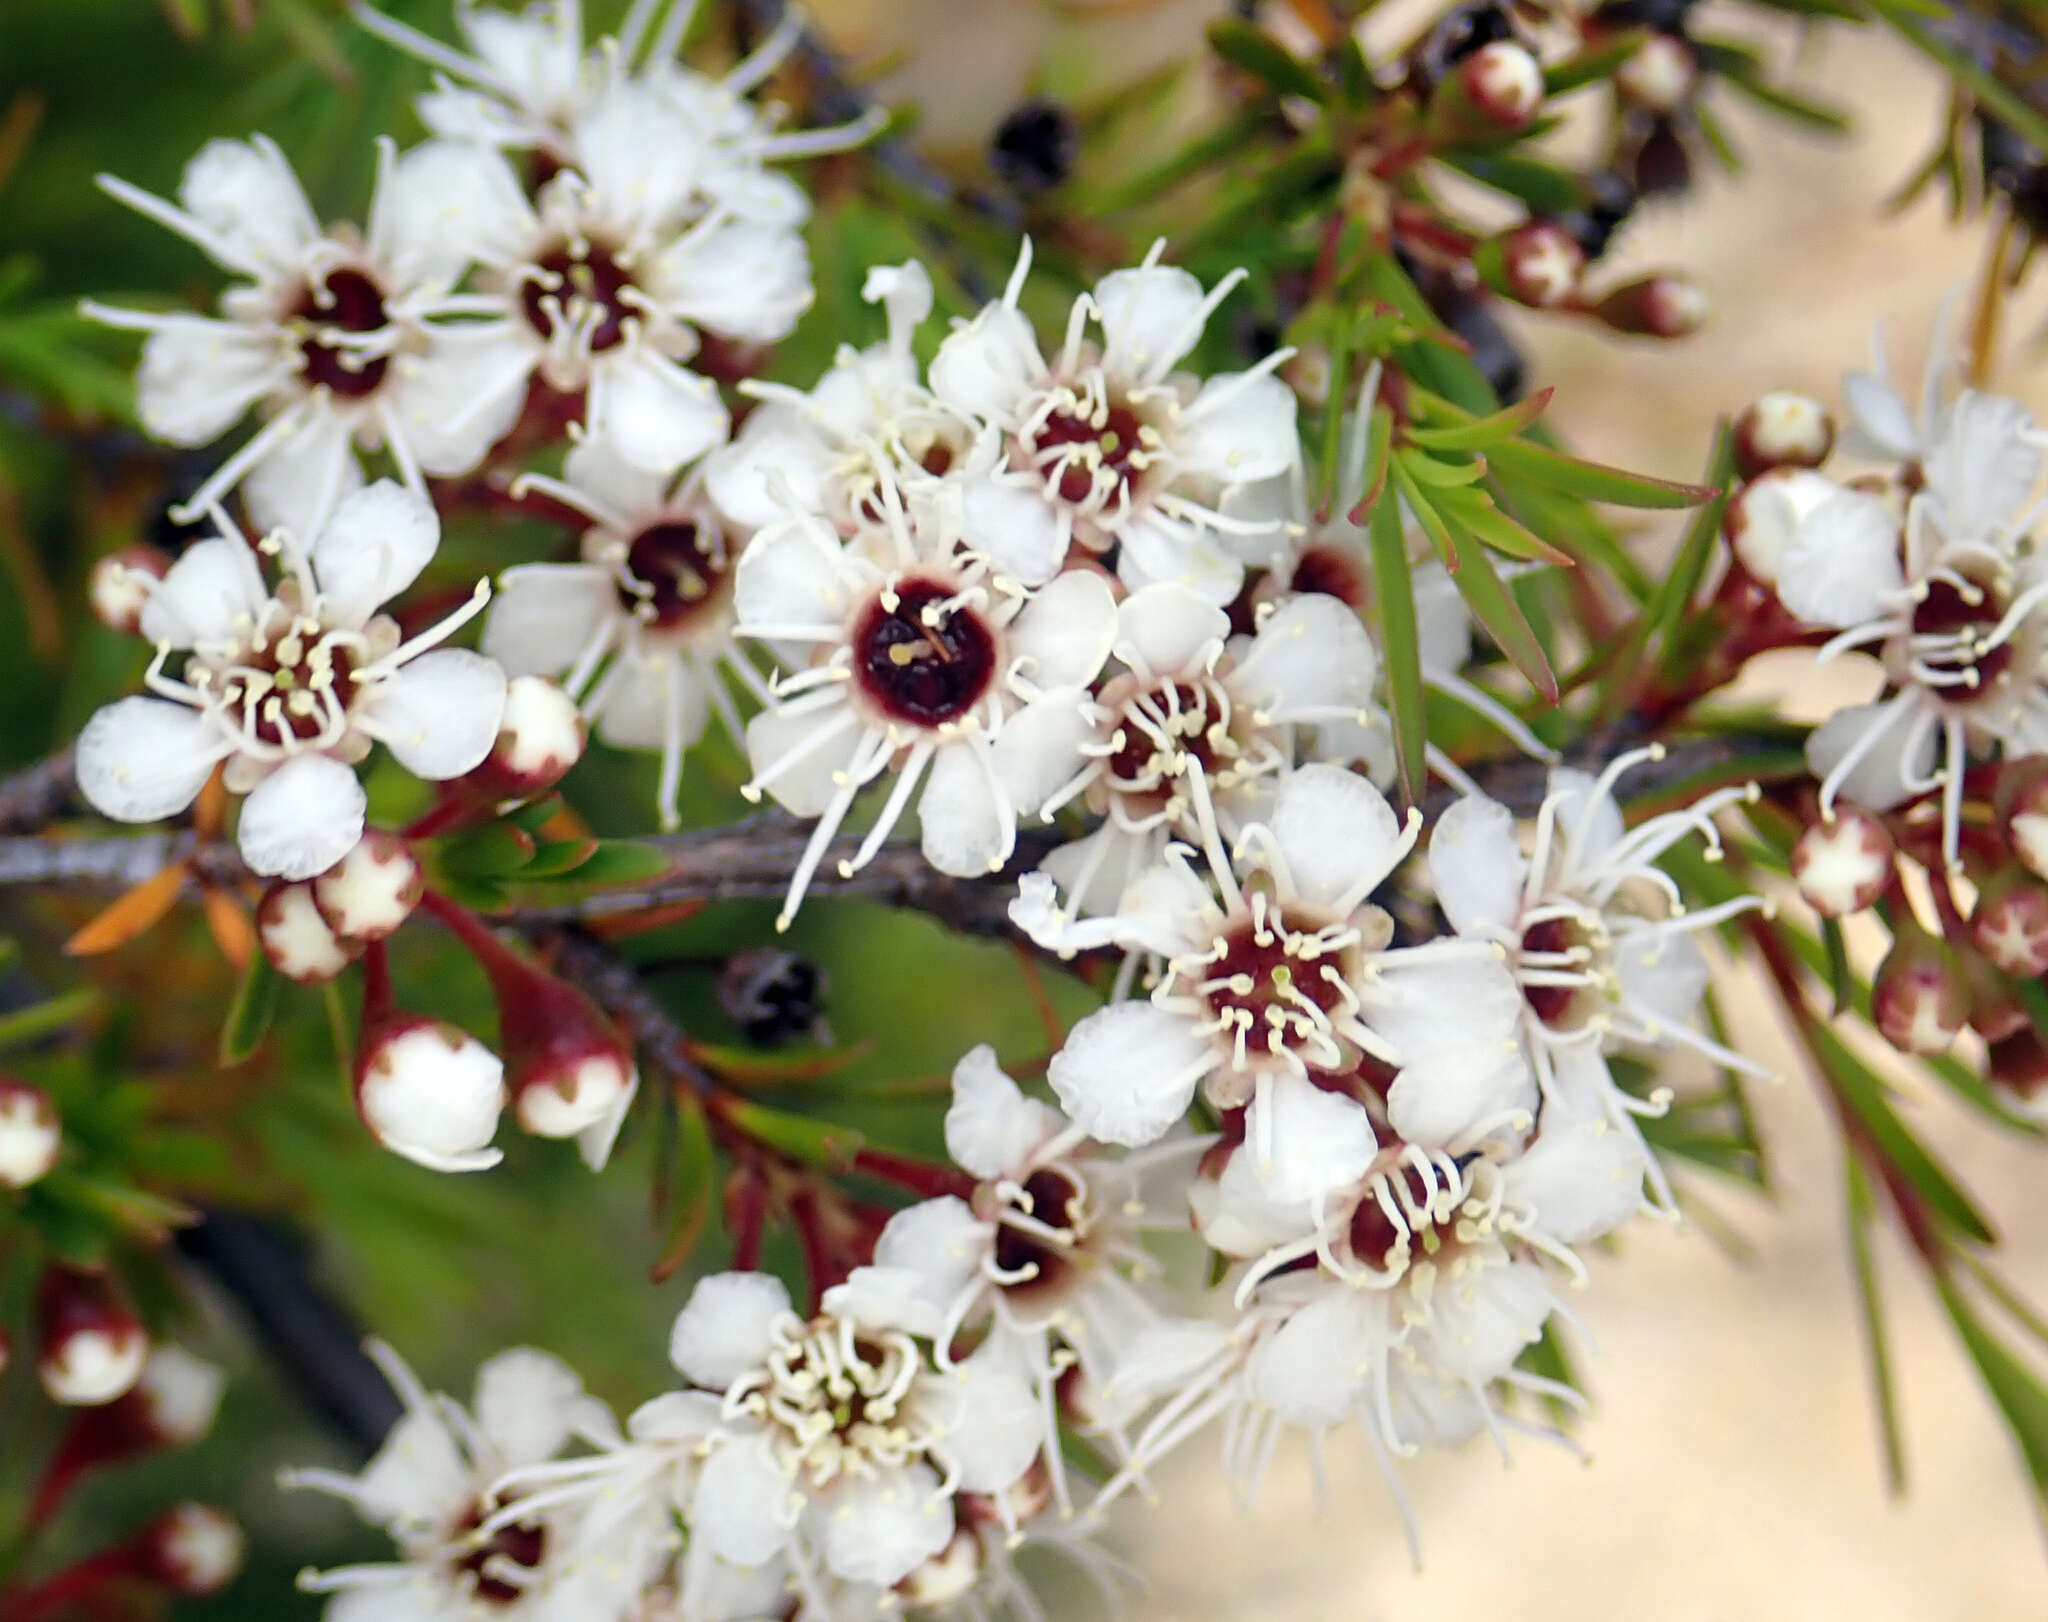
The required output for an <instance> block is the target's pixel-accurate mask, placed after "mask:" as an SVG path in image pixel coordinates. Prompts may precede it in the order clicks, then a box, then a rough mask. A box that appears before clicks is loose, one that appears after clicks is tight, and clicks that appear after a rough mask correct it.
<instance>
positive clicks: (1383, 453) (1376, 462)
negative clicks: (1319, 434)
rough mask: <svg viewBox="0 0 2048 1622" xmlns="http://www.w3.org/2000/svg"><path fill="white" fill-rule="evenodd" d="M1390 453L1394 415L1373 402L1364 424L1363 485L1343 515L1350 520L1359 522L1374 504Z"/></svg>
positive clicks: (1383, 485)
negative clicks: (1345, 514) (1354, 500)
mask: <svg viewBox="0 0 2048 1622" xmlns="http://www.w3.org/2000/svg"><path fill="white" fill-rule="evenodd" d="M1393 455H1394V414H1393V412H1391V411H1389V410H1388V409H1387V408H1386V407H1385V406H1383V405H1375V406H1374V407H1373V412H1372V420H1371V421H1370V422H1369V423H1368V424H1367V426H1366V437H1365V487H1364V489H1363V491H1362V492H1361V493H1360V495H1359V497H1358V501H1357V504H1356V505H1355V506H1353V507H1352V509H1351V511H1350V513H1349V514H1347V516H1348V517H1349V518H1350V520H1351V522H1352V523H1354V524H1363V523H1364V522H1365V521H1366V519H1367V518H1368V516H1370V514H1371V513H1372V510H1373V508H1374V507H1375V506H1376V505H1377V504H1378V502H1379V499H1380V496H1381V495H1382V494H1383V493H1384V492H1385V490H1386V488H1387V466H1388V464H1389V463H1390V462H1391V461H1392V460H1393Z"/></svg>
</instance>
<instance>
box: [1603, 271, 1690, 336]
mask: <svg viewBox="0 0 2048 1622" xmlns="http://www.w3.org/2000/svg"><path fill="white" fill-rule="evenodd" d="M1593 313H1594V314H1595V315H1596V316H1598V317H1599V318H1600V319H1601V320H1602V321H1604V322H1606V324H1607V325H1608V326H1610V327H1612V328H1613V329H1614V330H1615V331H1616V332H1632V333H1635V334H1636V335H1637V336H1639V337H1644V338H1686V337H1690V336H1691V335H1692V334H1693V333H1695V332H1698V331H1699V330H1700V327H1701V325H1702V323H1704V322H1705V321H1706V319H1707V295H1706V294H1705V293H1703V292H1701V291H1700V289H1699V288H1698V287H1697V286H1696V285H1694V284H1693V283H1692V282H1689V281H1686V280H1685V279H1684V278H1683V277H1680V276H1645V277H1644V278H1643V279H1642V280H1641V281H1639V282H1630V283H1628V284H1627V285H1626V286H1625V287H1617V288H1616V289H1615V290H1614V291H1613V292H1611V293H1609V294H1608V295H1607V296H1606V297H1605V298H1603V299H1602V300H1601V301H1600V302H1599V303H1598V304H1596V305H1594V306H1593Z"/></svg>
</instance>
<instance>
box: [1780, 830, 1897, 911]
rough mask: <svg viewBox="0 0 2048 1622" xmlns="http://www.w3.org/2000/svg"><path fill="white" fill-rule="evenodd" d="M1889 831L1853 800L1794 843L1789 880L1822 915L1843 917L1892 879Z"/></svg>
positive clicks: (1873, 899) (1865, 904)
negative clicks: (1832, 818)
mask: <svg viewBox="0 0 2048 1622" xmlns="http://www.w3.org/2000/svg"><path fill="white" fill-rule="evenodd" d="M1892 852H1893V846H1892V837H1891V835H1890V834H1888V833H1886V832H1885V828H1884V824H1883V823H1881V822H1879V821H1878V820H1877V818H1875V817H1873V816H1872V815H1870V813H1869V812H1867V811H1860V810H1858V809H1857V808H1856V807H1855V806H1853V805H1844V806H1838V807H1837V808H1836V811H1835V816H1834V820H1833V821H1827V820H1825V819H1824V820H1822V821H1820V822H1816V823H1814V824H1813V825H1812V826H1810V827H1809V828H1808V829H1807V830H1806V831H1805V832H1804V833H1802V834H1801V835H1800V836H1799V838H1798V840H1797V841H1796V842H1795V843H1794V844H1793V846H1792V880H1793V882H1794V883H1795V884H1797V885H1798V886H1799V893H1800V895H1801V896H1802V897H1804V898H1805V901H1806V904H1807V905H1808V906H1809V907H1811V908H1813V910H1814V911H1815V912H1817V913H1819V914H1820V915H1821V916H1822V917H1823V918H1846V917H1847V916H1848V915H1849V914H1850V913H1852V912H1861V911H1862V910H1863V909H1864V908H1865V907H1868V906H1871V905H1873V904H1874V903H1875V902H1876V901H1877V899H1878V897H1880V896H1882V895H1883V894H1884V893H1885V891H1886V890H1887V889H1888V888H1890V886H1891V881H1892Z"/></svg>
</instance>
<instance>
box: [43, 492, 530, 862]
mask: <svg viewBox="0 0 2048 1622" xmlns="http://www.w3.org/2000/svg"><path fill="white" fill-rule="evenodd" d="M214 514H215V519H216V522H217V523H218V524H219V527H220V533H219V534H218V535H215V536H213V537H211V538H209V539H207V540H203V541H200V542H198V543H197V544H196V545H194V546H192V547H191V548H189V549H188V550H187V551H186V553H185V555H184V556H183V557H181V558H180V559H179V560H178V561H177V563H176V564H174V565H173V566H172V567H171V570H170V572H169V573H168V574H166V575H165V576H164V578H163V579H162V581H160V582H159V583H158V584H157V586H156V587H155V589H154V590H153V591H152V592H151V593H150V599H149V602H148V603H147V605H146V606H145V607H144V609H143V611H142V634H143V635H144V636H146V637H148V638H150V639H151V640H152V641H153V642H154V643H155V644H156V647H157V655H156V658H155V659H154V660H153V661H152V662H151V664H150V668H149V674H148V676H147V677H146V684H147V686H148V688H149V694H150V696H147V697H135V698H124V699H121V700H119V701H117V702H116V703H113V704H109V705H107V706H106V707H105V708H104V709H102V710H100V711H99V712H98V713H97V714H96V715H94V716H93V718H92V719H91V720H90V721H89V722H87V723H86V727H85V730H84V732H83V733H82V734H80V736H79V740H78V786H79V789H80V792H82V793H83V794H84V795H85V797H86V798H87V799H88V800H89V801H91V802H92V804H93V805H94V807H96V808H97V809H98V810H100V811H102V812H104V813H105V814H106V815H108V816H110V817H114V818H117V819H118V820H120V821H122V822H154V821H156V820H157V819H158V818H160V817H168V816H171V815H173V814H175V813H176V812H179V811H182V810H184V809H185V807H186V806H188V805H190V804H191V803H192V801H193V799H194V798H195V797H196V796H197V795H198V793H199V790H200V789H201V788H202V787H203V786H204V785H205V783H206V780H207V778H208V776H209V775H210V774H211V773H212V771H213V769H214V767H215V766H216V765H221V764H223V763H224V764H225V767H226V775H225V783H226V787H227V788H228V790H229V792H231V793H235V794H245V795H247V796H248V798H247V799H246V800H245V801H244V802H243V805H242V815H241V821H240V823H239V825H238V828H237V837H238V838H239V840H240V843H241V847H242V855H243V857H244V859H245V860H246V861H247V862H248V864H249V866H250V867H251V868H252V869H253V870H254V871H256V872H258V873H261V874H265V875H275V876H278V877H282V878H287V879H304V878H311V877H312V876H313V875H314V874H316V873H320V872H324V871H325V870H326V869H327V868H329V867H331V866H332V865H333V864H334V863H335V862H337V861H339V860H340V859H341V858H342V856H343V855H345V854H346V853H347V852H348V850H349V848H350V847H351V846H353V845H354V844H355V842H356V840H357V839H358V838H360V837H361V835H362V831H363V814H364V810H365V808H366V805H367V803H368V802H367V797H366V796H365V794H364V792H363V786H362V784H361V783H360V782H358V781H357V779H356V774H355V772H354V770H353V767H354V765H355V763H356V762H357V761H359V760H361V759H362V758H363V757H364V756H365V755H367V754H368V753H369V752H370V746H371V744H372V743H373V742H374V743H382V744H383V745H384V746H385V747H386V748H387V749H389V750H390V751H391V753H392V754H393V755H394V756H395V757H396V758H397V760H398V762H399V764H400V765H402V766H404V767H405V768H406V769H407V770H408V771H410V772H412V773H413V774H414V775H415V776H418V777H423V778H427V779H430V780H433V779H444V778H450V777H459V776H461V775H462V774H463V773H464V772H466V771H469V770H470V769H471V768H473V767H475V766H476V765H477V764H479V763H480V762H481V761H482V760H483V758H484V757H485V756H486V755H487V754H489V753H490V750H491V745H492V743H493V742H494V741H495V740H496V738H497V735H498V719H499V716H500V714H501V713H502V712H503V710H504V705H505V672H504V671H503V670H501V669H500V668H499V667H498V665H497V664H496V663H495V662H494V661H492V660H490V659H486V658H485V657H484V656H483V655H481V654H477V653H471V652H469V651H467V650H466V649H461V648H438V647H436V646H435V644H437V643H439V642H442V641H445V640H446V639H447V638H448V637H449V636H450V635H451V634H453V633H454V632H455V631H456V630H457V629H458V628H459V627H460V626H461V625H462V624H463V623H464V622H465V621H466V620H468V619H469V618H470V617H471V616H472V615H474V614H475V613H476V612H477V611H478V610H480V609H481V608H482V607H483V605H484V602H485V600H486V599H487V598H488V596H489V587H488V585H487V584H486V583H485V582H481V581H480V582H478V586H477V591H476V593H475V595H473V596H472V597H471V598H470V600H469V601H468V602H467V603H466V604H465V605H464V606H463V607H461V608H459V609H457V610H456V611H455V612H454V613H453V614H450V615H449V616H448V617H447V618H446V619H444V620H442V621H441V622H440V623H439V624H438V625H435V626H433V627H432V628H431V629H429V630H426V631H422V632H421V633H420V634H419V635H417V636H414V637H410V638H407V637H403V636H402V635H401V634H400V632H399V629H398V624H397V622H396V621H395V620H393V619H392V618H391V617H390V616H389V615H388V614H385V613H382V612H380V611H379V610H380V609H381V607H382V605H384V604H385V603H386V602H388V601H389V600H390V599H391V598H392V597H394V596H396V595H397V594H398V593H399V592H401V591H403V590H405V588H406V587H407V586H409V585H411V584H412V583H413V581H414V580H415V579H417V578H418V577H419V574H420V571H421V570H422V569H424V568H425V567H426V566H427V564H428V563H429V562H430V561H432V559H433V556H434V552H435V549H436V548H437V547H438V546H439V545H440V539H441V526H440V521H439V519H438V518H437V517H436V516H435V513H434V509H433V507H432V505H431V504H430V503H429V502H428V501H427V500H426V499H425V498H424V497H423V496H417V495H414V494H413V493H412V492H411V491H409V490H407V489H405V488H403V487H402V486H400V485H397V484H393V483H391V482H389V481H388V480H385V481H380V482H378V483H376V484H373V485H370V486H369V487H367V488H366V489H363V490H359V491H357V492H356V493H355V494H353V495H351V496H349V497H347V498H346V499H344V500H343V501H342V502H341V503H340V504H339V505H338V506H336V508H335V509H334V512H333V514H332V516H331V517H330V518H329V519H328V521H327V523H326V524H325V525H324V526H323V527H322V529H321V530H320V532H319V534H318V535H316V536H315V537H314V538H313V542H312V544H311V545H310V546H306V545H303V544H302V543H301V542H300V541H299V539H298V538H297V537H295V536H294V535H292V534H291V532H290V531H288V530H279V531H276V532H274V533H273V534H271V535H270V536H268V537H266V538H265V539H264V541H263V542H262V543H261V544H260V545H259V546H255V547H252V546H251V545H250V544H249V543H248V542H247V541H246V540H245V539H244V538H243V537H242V536H241V535H240V534H239V532H237V531H236V530H235V529H234V528H233V526H232V525H231V524H230V523H229V521H228V519H227V517H226V515H225V514H224V513H221V512H220V510H219V509H218V508H215V509H214ZM259 553H262V554H267V555H271V556H274V557H276V558H278V559H279V560H280V562H281V564H282V578H281V579H280V580H279V581H278V582H277V583H276V584H275V585H274V586H273V585H270V584H266V582H265V581H264V578H263V572H262V570H261V569H260V567H259V566H258V555H259ZM428 650H432V651H428ZM174 653H182V654H183V655H184V656H185V658H184V667H183V669H182V671H181V672H180V673H179V674H178V675H177V676H171V675H169V674H167V673H166V670H165V666H166V664H167V663H168V662H169V660H170V658H171V656H172V655H173V654H174Z"/></svg>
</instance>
